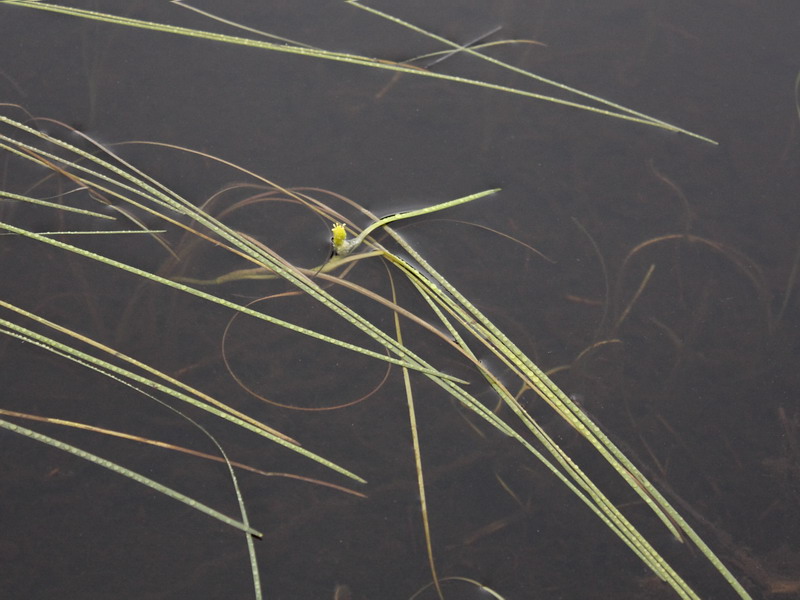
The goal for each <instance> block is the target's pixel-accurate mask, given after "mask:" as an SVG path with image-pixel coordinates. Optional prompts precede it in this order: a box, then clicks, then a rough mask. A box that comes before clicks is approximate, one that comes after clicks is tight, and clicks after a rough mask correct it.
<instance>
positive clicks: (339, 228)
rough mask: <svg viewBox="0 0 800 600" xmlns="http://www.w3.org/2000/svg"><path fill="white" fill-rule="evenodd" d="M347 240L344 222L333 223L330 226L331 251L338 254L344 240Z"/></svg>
mask: <svg viewBox="0 0 800 600" xmlns="http://www.w3.org/2000/svg"><path fill="white" fill-rule="evenodd" d="M346 240H347V229H345V226H344V223H334V224H333V227H332V228H331V243H333V251H334V252H335V253H336V254H339V253H340V251H341V249H342V247H343V246H344V243H345V241H346Z"/></svg>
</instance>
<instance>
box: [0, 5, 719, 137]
mask: <svg viewBox="0 0 800 600" xmlns="http://www.w3.org/2000/svg"><path fill="white" fill-rule="evenodd" d="M2 3H3V4H10V5H14V6H21V7H25V8H35V9H38V10H44V11H49V12H55V13H61V14H65V15H70V16H76V17H80V18H84V19H89V20H94V21H102V22H106V23H113V24H117V25H125V26H128V27H135V28H138V29H149V30H153V31H160V32H166V33H172V34H177V35H183V36H188V37H194V38H201V39H205V40H211V41H217V42H224V43H228V44H236V45H241V46H248V47H251V48H259V49H264V50H273V51H277V52H284V53H289V54H298V55H301V56H307V57H313V58H319V59H326V60H333V61H338V62H344V63H349V64H354V65H359V66H365V67H372V68H376V69H384V70H389V71H394V72H397V73H408V74H411V75H419V76H424V77H432V78H434V79H441V80H444V81H450V82H453V83H460V84H465V85H472V86H477V87H481V88H484V89H489V90H494V91H499V92H505V93H509V94H516V95H519V96H524V97H527V98H531V99H535V100H542V101H545V102H550V103H552V104H559V105H562V106H566V107H570V108H576V109H579V110H584V111H588V112H592V113H595V114H599V115H604V116H608V117H613V118H616V119H621V120H624V121H631V122H634V123H640V124H642V125H649V126H652V127H657V128H660V129H665V130H667V131H673V132H680V133H684V134H685V135H688V136H690V137H693V138H696V139H699V140H702V141H704V142H708V143H710V144H715V145H716V143H717V142H715V141H713V140H711V139H709V138H707V137H705V136H702V135H699V134H696V133H692V132H690V131H687V130H684V129H680V128H677V127H675V126H673V125H669V124H665V123H663V122H661V121H658V120H656V119H653V118H652V117H646V118H641V117H637V116H634V115H631V114H625V113H617V112H612V111H609V110H604V109H601V108H597V107H594V106H589V105H586V104H580V103H578V102H572V101H569V100H563V99H560V98H556V97H553V96H547V95H544V94H537V93H534V92H528V91H525V90H521V89H517V88H512V87H508V86H503V85H498V84H494V83H489V82H486V81H479V80H474V79H469V78H466V77H458V76H455V75H446V74H443V73H437V72H435V71H427V70H425V69H421V68H418V67H411V66H407V65H403V64H401V63H396V62H393V61H387V60H381V59H375V58H368V57H365V56H359V55H356V54H348V53H345V52H331V51H328V50H318V49H316V48H308V47H304V46H295V45H289V44H276V43H273V42H266V41H263V40H254V39H250V38H242V37H238V36H232V35H225V34H220V33H213V32H211V31H202V30H198V29H190V28H187V27H180V26H177V25H166V24H162V23H154V22H152V21H143V20H140V19H132V18H128V17H121V16H118V15H111V14H107V13H101V12H97V11H91V10H84V9H79V8H73V7H67V6H58V5H55V4H48V3H46V2H39V1H38V0H2ZM468 50H469V49H467V50H465V51H468Z"/></svg>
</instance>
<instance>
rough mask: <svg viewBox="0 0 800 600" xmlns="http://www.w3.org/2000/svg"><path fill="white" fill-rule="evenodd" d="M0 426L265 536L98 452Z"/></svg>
mask: <svg viewBox="0 0 800 600" xmlns="http://www.w3.org/2000/svg"><path fill="white" fill-rule="evenodd" d="M0 427H2V428H3V429H6V430H8V431H11V432H12V433H16V434H19V435H22V436H24V437H26V438H28V439H31V440H34V441H36V442H41V443H43V444H46V445H48V446H52V447H53V448H57V449H58V450H61V451H63V452H67V453H69V454H72V455H74V456H77V457H78V458H82V459H84V460H88V461H89V462H93V463H94V464H96V465H99V466H101V467H104V468H106V469H108V470H109V471H113V472H114V473H118V474H119V475H122V476H124V477H127V478H128V479H132V480H133V481H136V482H137V483H140V484H142V485H144V486H147V487H149V488H151V489H153V490H155V491H157V492H159V493H161V494H164V495H165V496H169V497H170V498H172V499H174V500H178V501H179V502H182V503H184V504H186V505H187V506H189V507H191V508H193V509H195V510H198V511H200V512H202V513H204V514H206V515H208V516H210V517H212V518H214V519H216V520H217V521H220V522H222V523H225V524H226V525H229V526H231V527H234V528H236V529H239V530H241V531H244V532H245V533H247V534H248V535H252V536H255V537H259V538H260V537H262V536H263V534H262V533H261V532H260V531H258V530H256V529H253V528H252V527H250V526H249V525H246V524H245V523H243V522H241V521H237V520H236V519H232V518H231V517H229V516H227V515H225V514H223V513H221V512H219V511H217V510H215V509H213V508H211V507H210V506H207V505H205V504H203V503H202V502H198V501H197V500H195V499H194V498H190V497H189V496H186V495H184V494H181V493H180V492H178V491H177V490H174V489H172V488H170V487H168V486H165V485H163V484H161V483H159V482H157V481H155V480H153V479H150V478H149V477H145V476H144V475H141V474H140V473H136V472H135V471H131V470H130V469H126V468H125V467H123V466H122V465H118V464H117V463H115V462H113V461H110V460H107V459H105V458H102V457H100V456H97V455H96V454H92V453H91V452H87V451H86V450H82V449H81V448H78V447H76V446H73V445H71V444H67V443H66V442H62V441H60V440H57V439H55V438H52V437H50V436H47V435H44V434H43V433H39V432H37V431H33V430H32V429H28V428H26V427H22V426H21V425H17V424H15V423H12V422H10V421H6V420H5V419H0Z"/></svg>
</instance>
